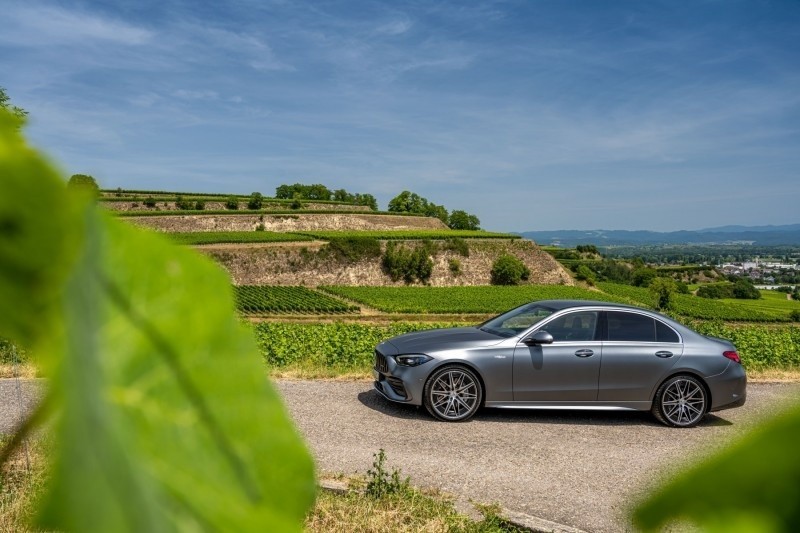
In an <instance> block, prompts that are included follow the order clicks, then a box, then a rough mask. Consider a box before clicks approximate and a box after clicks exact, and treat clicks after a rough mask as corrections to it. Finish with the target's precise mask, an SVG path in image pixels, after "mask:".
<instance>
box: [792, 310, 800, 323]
mask: <svg viewBox="0 0 800 533" xmlns="http://www.w3.org/2000/svg"><path fill="white" fill-rule="evenodd" d="M789 318H791V319H792V321H793V322H800V309H795V310H794V311H792V312H791V313H789Z"/></svg>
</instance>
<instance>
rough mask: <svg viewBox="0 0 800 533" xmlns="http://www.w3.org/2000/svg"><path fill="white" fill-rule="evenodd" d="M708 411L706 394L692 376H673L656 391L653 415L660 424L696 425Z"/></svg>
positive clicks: (700, 384) (703, 388) (701, 385)
mask: <svg viewBox="0 0 800 533" xmlns="http://www.w3.org/2000/svg"><path fill="white" fill-rule="evenodd" d="M706 411H708V394H707V393H706V388H705V387H704V386H703V384H702V383H701V382H700V381H699V380H698V379H697V378H694V377H692V376H675V377H672V378H670V379H668V380H667V381H665V382H664V383H662V384H661V386H660V387H659V388H658V391H656V398H655V401H654V402H653V415H654V416H655V417H656V419H658V421H659V422H661V423H662V424H666V425H668V426H673V427H683V428H688V427H692V426H695V425H697V423H698V422H700V420H701V419H702V418H703V416H704V415H705V414H706Z"/></svg>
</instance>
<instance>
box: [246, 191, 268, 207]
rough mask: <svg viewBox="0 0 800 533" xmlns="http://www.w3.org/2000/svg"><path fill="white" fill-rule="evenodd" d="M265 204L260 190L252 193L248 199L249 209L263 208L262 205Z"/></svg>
mask: <svg viewBox="0 0 800 533" xmlns="http://www.w3.org/2000/svg"><path fill="white" fill-rule="evenodd" d="M263 205H264V197H263V196H262V195H261V193H260V192H254V193H252V194H251V195H250V198H249V199H248V200H247V209H253V210H255V209H261V206H263Z"/></svg>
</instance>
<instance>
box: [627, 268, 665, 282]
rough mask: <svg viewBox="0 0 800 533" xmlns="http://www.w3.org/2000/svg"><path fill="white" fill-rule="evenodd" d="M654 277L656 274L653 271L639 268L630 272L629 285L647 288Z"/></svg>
mask: <svg viewBox="0 0 800 533" xmlns="http://www.w3.org/2000/svg"><path fill="white" fill-rule="evenodd" d="M656 276H658V272H656V270H655V269H653V268H648V267H639V268H637V269H635V270H634V271H633V272H631V283H632V284H633V286H634V287H648V286H649V285H650V282H651V281H653V279H655V277H656Z"/></svg>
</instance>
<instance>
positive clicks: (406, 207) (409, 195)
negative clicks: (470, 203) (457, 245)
mask: <svg viewBox="0 0 800 533" xmlns="http://www.w3.org/2000/svg"><path fill="white" fill-rule="evenodd" d="M389 212H392V213H415V214H418V215H425V216H426V217H435V218H438V219H439V220H441V221H442V222H444V223H445V224H447V220H448V218H447V209H445V208H444V206H442V205H436V204H434V203H433V202H430V201H428V199H427V198H423V197H422V196H420V195H418V194H417V193H413V192H410V191H403V192H401V193H400V194H398V195H397V196H395V197H394V198H392V199H391V200H390V201H389ZM476 220H477V219H476Z"/></svg>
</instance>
